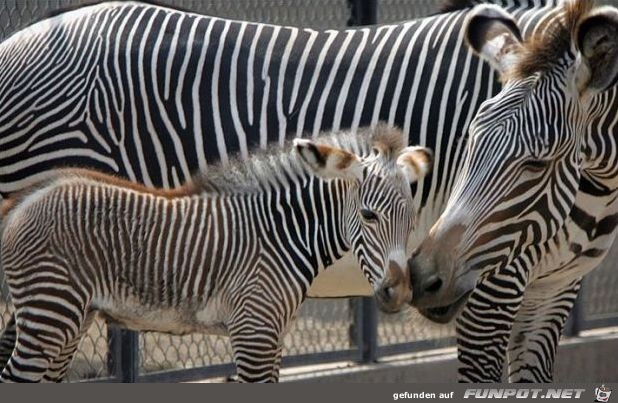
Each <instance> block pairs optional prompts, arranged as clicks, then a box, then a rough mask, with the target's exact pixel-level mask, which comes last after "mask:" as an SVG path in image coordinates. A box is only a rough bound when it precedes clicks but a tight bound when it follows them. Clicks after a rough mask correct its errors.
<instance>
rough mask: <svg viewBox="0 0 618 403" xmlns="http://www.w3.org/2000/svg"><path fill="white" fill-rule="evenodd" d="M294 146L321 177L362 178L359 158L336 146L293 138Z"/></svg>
mask: <svg viewBox="0 0 618 403" xmlns="http://www.w3.org/2000/svg"><path fill="white" fill-rule="evenodd" d="M294 148H296V151H298V153H299V155H300V157H301V159H302V160H303V161H305V163H306V164H307V165H308V166H309V168H310V169H311V170H312V171H313V173H314V174H316V175H318V176H320V177H322V178H341V179H358V180H362V179H363V167H362V164H361V160H360V158H359V157H358V156H357V155H356V154H354V153H351V152H349V151H346V150H342V149H340V148H337V147H333V146H329V145H325V144H318V143H315V142H313V141H311V140H306V139H295V140H294Z"/></svg>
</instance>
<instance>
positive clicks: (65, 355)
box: [43, 312, 95, 382]
mask: <svg viewBox="0 0 618 403" xmlns="http://www.w3.org/2000/svg"><path fill="white" fill-rule="evenodd" d="M94 315H95V314H94V313H93V312H90V313H88V314H87V315H86V318H85V320H84V323H83V324H82V328H81V330H80V332H79V334H78V335H77V337H75V338H73V340H71V341H69V342H68V343H67V345H66V346H65V347H64V349H63V350H62V352H60V354H59V355H58V357H56V359H54V361H53V362H52V363H51V365H50V366H49V369H48V370H47V373H46V374H45V376H44V377H43V381H45V382H62V380H63V379H64V376H65V375H66V372H67V370H68V369H69V366H70V365H71V362H73V357H74V356H75V352H76V351H77V347H79V342H80V341H81V340H82V338H83V337H84V334H86V332H88V329H89V328H90V326H91V325H92V321H93V319H94Z"/></svg>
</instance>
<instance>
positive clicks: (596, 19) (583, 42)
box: [573, 7, 618, 96]
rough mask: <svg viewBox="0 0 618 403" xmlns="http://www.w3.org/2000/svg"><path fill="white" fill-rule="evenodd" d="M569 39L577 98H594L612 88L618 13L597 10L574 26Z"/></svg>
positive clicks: (617, 77)
mask: <svg viewBox="0 0 618 403" xmlns="http://www.w3.org/2000/svg"><path fill="white" fill-rule="evenodd" d="M573 39H574V41H575V45H576V46H577V50H578V55H577V63H576V66H575V84H576V85H577V89H578V90H579V92H580V95H582V96H583V95H596V94H598V93H600V92H603V91H605V90H607V89H609V88H611V87H613V86H614V85H615V84H616V82H617V81H618V9H616V8H615V7H599V8H598V9H596V10H594V11H593V12H591V13H590V14H589V15H588V16H586V17H584V18H583V19H582V20H581V21H580V22H579V23H578V24H577V28H576V30H575V35H574V38H573Z"/></svg>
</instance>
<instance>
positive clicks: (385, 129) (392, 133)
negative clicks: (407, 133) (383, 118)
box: [371, 123, 405, 159]
mask: <svg viewBox="0 0 618 403" xmlns="http://www.w3.org/2000/svg"><path fill="white" fill-rule="evenodd" d="M371 141H372V142H373V147H374V148H376V149H378V150H379V151H380V153H382V155H384V156H386V157H387V158H391V159H393V158H396V156H397V155H398V154H399V152H400V151H401V150H402V149H403V148H404V147H405V144H404V139H403V135H402V132H401V130H399V129H397V128H395V127H392V126H389V125H387V124H386V123H378V124H377V125H376V127H375V128H374V129H373V133H372V134H371Z"/></svg>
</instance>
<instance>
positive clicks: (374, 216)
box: [360, 208, 378, 221]
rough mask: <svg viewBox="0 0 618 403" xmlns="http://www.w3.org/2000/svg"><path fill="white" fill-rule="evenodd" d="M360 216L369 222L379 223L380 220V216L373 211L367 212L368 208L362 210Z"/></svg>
mask: <svg viewBox="0 0 618 403" xmlns="http://www.w3.org/2000/svg"><path fill="white" fill-rule="evenodd" d="M360 214H361V216H362V217H363V218H364V219H365V220H367V221H377V220H378V215H377V214H376V213H374V212H373V211H371V210H367V209H366V208H363V209H361V210H360Z"/></svg>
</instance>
